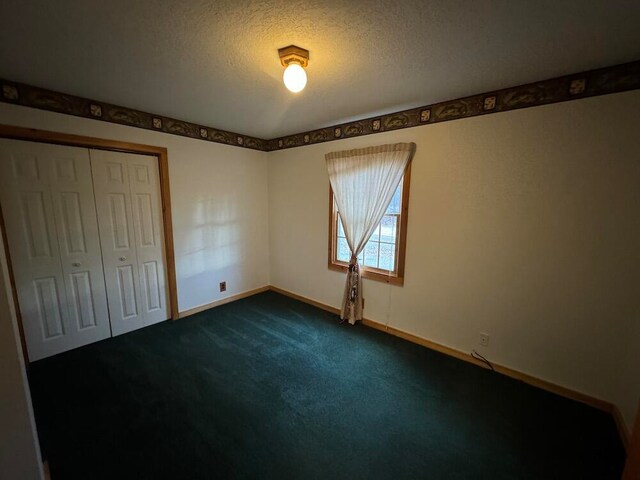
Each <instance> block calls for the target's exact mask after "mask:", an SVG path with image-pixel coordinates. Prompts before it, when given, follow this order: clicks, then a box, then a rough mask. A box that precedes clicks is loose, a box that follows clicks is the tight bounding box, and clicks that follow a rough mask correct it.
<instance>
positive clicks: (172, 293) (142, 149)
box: [0, 124, 179, 364]
mask: <svg viewBox="0 0 640 480" xmlns="http://www.w3.org/2000/svg"><path fill="white" fill-rule="evenodd" d="M0 138H6V139H11V140H26V141H29V142H38V143H51V144H55V145H68V146H71V147H82V148H94V149H99V150H110V151H114V152H125V153H135V154H139V155H150V156H154V157H156V158H157V159H158V171H159V173H160V197H161V201H162V223H163V230H164V250H165V260H166V262H167V283H168V286H169V304H170V305H169V307H170V312H171V319H172V320H177V319H178V317H179V315H178V290H177V280H176V260H175V253H174V247H173V222H172V220H171V194H170V192H169V158H168V156H167V149H166V148H165V147H156V146H152V145H144V144H140V143H131V142H121V141H118V140H107V139H104V138H96V137H85V136H82V135H72V134H68V133H58V132H51V131H48V130H38V129H35V128H24V127H14V126H11V125H2V124H0ZM0 228H2V237H3V238H2V239H3V241H4V249H5V255H6V257H7V269H8V271H9V281H10V283H11V291H12V293H13V302H14V305H15V306H16V314H17V317H18V329H19V330H20V341H21V342H22V351H23V354H24V358H25V362H26V364H28V363H29V354H28V352H27V345H26V340H25V336H24V328H23V325H22V316H21V314H20V304H19V302H18V291H17V290H16V283H15V277H14V274H13V267H12V264H11V256H10V255H9V243H8V241H7V230H6V226H5V223H4V217H3V215H2V208H1V207H0Z"/></svg>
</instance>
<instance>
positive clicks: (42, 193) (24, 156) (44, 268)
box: [0, 140, 111, 361]
mask: <svg viewBox="0 0 640 480" xmlns="http://www.w3.org/2000/svg"><path fill="white" fill-rule="evenodd" d="M0 173H1V180H0V202H1V205H2V213H3V217H4V222H5V228H6V234H7V239H8V243H9V252H10V256H11V262H12V266H13V272H14V278H15V282H16V290H17V293H18V301H19V307H20V313H21V318H22V324H23V328H24V333H25V340H26V343H27V350H28V353H29V358H30V360H32V361H33V360H39V359H41V358H44V357H48V356H50V355H54V354H56V353H60V352H64V351H66V350H70V349H72V348H76V347H79V346H82V345H86V344H88V343H92V342H95V341H98V340H102V339H104V338H107V337H109V336H110V335H111V331H110V326H109V313H108V309H107V298H106V291H105V284H104V274H103V269H102V258H101V253H100V243H99V237H98V225H97V219H96V209H95V200H94V195H93V186H92V178H91V165H90V159H89V152H88V150H87V149H83V148H75V147H64V146H59V145H46V144H39V143H30V142H23V141H17V140H0Z"/></svg>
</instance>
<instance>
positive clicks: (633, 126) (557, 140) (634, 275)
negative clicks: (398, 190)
mask: <svg viewBox="0 0 640 480" xmlns="http://www.w3.org/2000/svg"><path fill="white" fill-rule="evenodd" d="M639 111H640V92H631V93H623V94H616V95H610V96H603V97H598V98H592V99H585V100H581V101H576V102H566V103H560V104H555V105H549V106H545V107H538V108H531V109H525V110H518V111H512V112H506V113H500V114H494V115H488V116H484V117H476V118H470V119H465V120H459V121H454V122H447V123H441V124H434V125H429V126H423V127H417V128H412V129H406V130H399V131H396V132H388V133H383V134H378V135H374V136H365V137H359V138H354V139H347V140H341V141H337V142H330V143H326V144H319V145H312V146H307V147H302V148H295V149H291V150H284V151H279V152H274V153H270V154H269V158H268V162H269V225H270V244H271V250H270V252H271V283H272V285H275V286H277V287H281V288H283V289H286V290H290V291H292V292H295V293H298V294H300V295H303V296H306V297H310V298H312V299H315V300H318V301H320V302H323V303H327V304H330V305H333V306H338V305H339V303H340V298H341V294H342V291H343V281H344V275H343V274H341V273H337V272H334V271H330V270H328V269H327V265H326V264H327V229H328V221H327V215H328V213H327V212H328V210H327V209H328V189H329V183H328V177H327V173H326V168H325V164H324V154H325V153H326V152H329V151H333V150H343V149H349V148H354V147H362V146H368V145H377V144H383V143H392V142H416V143H417V153H416V156H415V158H414V161H413V167H412V178H411V195H410V203H409V210H410V213H409V225H408V239H407V259H406V277H405V285H404V287H396V286H388V285H385V284H382V283H378V282H373V281H367V280H365V286H364V289H365V291H364V296H365V299H366V308H365V316H367V317H368V318H371V319H373V320H376V321H379V322H382V323H386V322H388V323H389V324H390V325H392V326H394V327H396V328H399V329H402V330H405V331H407V332H410V333H413V334H416V335H419V336H421V337H425V338H428V339H431V340H434V341H436V342H439V343H441V344H444V345H448V346H451V347H453V348H456V349H459V350H462V351H465V352H469V351H470V350H471V349H472V348H478V334H479V332H487V333H489V334H490V336H491V339H490V345H489V347H488V348H486V349H484V350H482V349H480V351H482V352H483V353H484V354H485V355H486V356H487V357H488V358H489V359H490V360H492V361H494V362H497V363H500V364H503V365H507V366H510V367H512V368H515V369H517V370H520V371H522V372H526V373H528V374H531V375H534V376H536V377H539V378H542V379H545V380H548V381H551V382H554V383H557V384H559V385H563V386H566V387H569V388H572V389H575V390H578V391H581V392H584V393H587V394H590V395H593V396H596V397H599V398H602V399H605V400H609V401H613V402H615V403H616V404H619V405H620V406H622V407H623V408H624V409H625V416H626V418H627V420H628V421H629V422H630V421H631V419H632V417H633V415H634V413H635V410H634V411H633V412H632V411H631V410H629V408H630V407H629V406H628V405H627V404H628V403H631V402H628V401H625V400H623V397H625V395H626V394H624V393H623V392H624V391H625V386H627V385H628V384H627V380H628V382H631V381H634V382H637V381H638V380H637V378H638V377H637V376H636V377H635V378H632V377H629V378H628V379H626V380H624V379H621V378H620V376H619V372H621V370H622V369H624V368H626V363H628V359H627V358H626V357H625V352H626V351H627V349H628V348H629V345H628V343H627V335H628V332H629V330H630V326H631V324H632V323H633V322H638V321H640V318H639V317H640V315H639V309H638V298H640V295H639V294H638V293H639V292H638V286H639V285H640V256H639V254H638V251H639V250H638V249H639V247H640V225H639V222H638V218H639V210H638V207H639V206H640V202H639V197H638V192H639V187H640V160H639V152H640V122H638V112H639ZM639 346H640V345H639ZM636 396H637V395H636ZM636 400H637V399H636Z"/></svg>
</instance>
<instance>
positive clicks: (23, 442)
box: [0, 232, 42, 480]
mask: <svg viewBox="0 0 640 480" xmlns="http://www.w3.org/2000/svg"><path fill="white" fill-rule="evenodd" d="M0 233H1V232H0ZM7 276H8V272H7V263H6V258H5V255H4V244H3V243H2V235H0V365H1V366H2V374H1V375H0V478H2V479H3V480H36V479H39V478H41V475H42V466H41V462H40V447H39V446H38V441H37V434H36V431H35V422H34V419H33V410H32V408H31V397H30V395H29V387H28V385H27V377H26V373H25V371H24V364H23V356H22V349H21V347H20V343H19V342H20V341H19V340H18V331H17V323H16V317H15V310H14V305H13V302H12V300H11V293H10V292H11V290H10V287H9V284H8V282H6V278H7Z"/></svg>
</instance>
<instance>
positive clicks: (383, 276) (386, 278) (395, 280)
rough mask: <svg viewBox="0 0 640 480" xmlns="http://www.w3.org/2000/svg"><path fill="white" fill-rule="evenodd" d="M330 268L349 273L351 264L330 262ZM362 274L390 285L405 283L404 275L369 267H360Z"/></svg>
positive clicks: (364, 276) (363, 276)
mask: <svg viewBox="0 0 640 480" xmlns="http://www.w3.org/2000/svg"><path fill="white" fill-rule="evenodd" d="M328 267H329V270H335V271H336V272H344V273H347V272H348V271H349V266H348V265H345V264H340V263H333V262H329V264H328ZM360 276H361V277H362V278H367V279H369V280H375V281H376V282H384V283H388V284H390V285H397V286H399V287H401V286H403V285H404V277H400V276H398V275H394V274H391V275H389V274H387V273H382V272H376V271H373V270H368V269H367V267H362V266H361V267H360Z"/></svg>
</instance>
